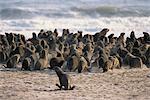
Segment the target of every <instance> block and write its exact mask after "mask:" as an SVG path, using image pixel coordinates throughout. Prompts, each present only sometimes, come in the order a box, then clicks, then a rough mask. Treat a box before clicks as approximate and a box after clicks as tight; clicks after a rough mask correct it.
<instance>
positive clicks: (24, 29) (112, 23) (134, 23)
mask: <svg viewBox="0 0 150 100" xmlns="http://www.w3.org/2000/svg"><path fill="white" fill-rule="evenodd" d="M12 23H13V24H12ZM14 24H16V25H14ZM0 27H1V29H0V32H1V33H5V32H17V33H21V34H24V35H25V36H26V37H27V38H29V37H31V33H32V32H37V33H38V32H39V31H40V29H46V30H54V29H55V28H57V29H59V32H60V34H61V33H62V32H61V30H62V29H63V28H68V29H70V30H71V31H73V32H76V31H78V30H82V31H83V32H84V34H87V33H88V34H94V33H95V32H97V31H100V30H101V29H102V28H105V27H107V28H109V29H110V32H109V34H110V33H115V36H118V35H119V34H120V33H121V32H125V33H126V36H129V33H130V32H131V31H132V30H134V31H135V32H136V34H135V35H136V36H137V37H139V36H143V34H142V32H143V31H146V32H150V28H149V27H150V17H123V18H121V17H112V18H106V17H100V18H97V19H93V18H84V17H78V18H46V17H38V18H34V19H29V20H23V19H22V20H0Z"/></svg>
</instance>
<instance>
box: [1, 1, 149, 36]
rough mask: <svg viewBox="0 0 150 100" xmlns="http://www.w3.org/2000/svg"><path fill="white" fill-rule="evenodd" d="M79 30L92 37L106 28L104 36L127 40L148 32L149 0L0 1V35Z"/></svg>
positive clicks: (26, 34)
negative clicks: (124, 37)
mask: <svg viewBox="0 0 150 100" xmlns="http://www.w3.org/2000/svg"><path fill="white" fill-rule="evenodd" d="M55 28H57V29H58V30H59V33H60V34H59V35H61V33H62V29H63V28H68V29H70V31H71V32H77V31H78V30H82V31H83V33H84V34H94V33H96V32H98V31H100V30H101V29H103V28H109V29H110V31H109V33H108V34H111V33H114V34H115V35H116V36H119V34H120V33H121V32H125V33H126V36H129V34H130V32H131V31H132V30H133V31H135V33H136V34H135V35H136V36H137V37H139V36H143V34H142V32H144V31H146V32H150V0H0V34H4V33H5V32H16V33H20V34H24V35H25V36H26V37H27V38H29V37H31V35H32V34H31V33H32V32H36V33H37V34H38V32H39V31H40V29H45V30H54V29H55Z"/></svg>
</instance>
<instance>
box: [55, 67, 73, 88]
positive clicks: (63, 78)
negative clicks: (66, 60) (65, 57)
mask: <svg viewBox="0 0 150 100" xmlns="http://www.w3.org/2000/svg"><path fill="white" fill-rule="evenodd" d="M54 70H55V72H56V74H57V76H58V78H59V82H60V85H59V84H56V86H58V87H59V88H60V90H73V89H74V88H75V86H71V77H70V76H69V75H67V74H66V73H65V72H64V71H63V70H62V69H61V68H60V67H57V66H55V67H54Z"/></svg>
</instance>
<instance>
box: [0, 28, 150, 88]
mask: <svg viewBox="0 0 150 100" xmlns="http://www.w3.org/2000/svg"><path fill="white" fill-rule="evenodd" d="M108 32H109V29H108V28H104V29H102V30H101V31H99V32H97V33H95V34H94V35H90V34H85V35H83V32H82V31H77V32H76V33H71V32H70V31H69V29H63V32H62V35H61V36H59V35H58V34H60V33H59V32H58V31H57V29H55V30H54V31H49V30H48V31H45V30H43V29H41V30H40V32H39V33H38V34H36V33H34V32H33V33H32V38H29V39H26V38H25V36H24V35H22V34H17V33H5V35H2V34H0V63H2V64H3V65H4V67H6V68H16V67H17V64H18V63H21V65H22V66H21V70H29V71H33V70H43V69H47V68H50V69H55V71H56V73H57V75H58V77H59V80H60V85H58V84H57V86H58V87H59V88H60V89H62V86H64V87H65V88H64V89H73V88H72V87H70V86H69V85H67V86H66V83H65V85H64V84H63V83H64V82H63V81H62V80H68V76H66V74H64V72H62V71H73V72H75V71H77V72H78V73H82V72H84V71H88V72H91V71H92V69H93V67H97V68H102V70H103V72H107V71H108V70H113V69H114V68H121V67H122V66H125V65H127V66H129V67H130V68H141V67H142V66H143V64H145V65H146V66H147V67H148V68H149V67H150V35H149V33H147V32H143V36H142V37H138V38H137V37H136V36H135V32H134V31H132V32H131V33H130V36H129V37H125V33H121V34H120V36H119V37H115V36H114V34H113V33H112V34H110V35H108V34H107V33H108ZM61 75H63V76H61ZM62 77H63V79H61V78H62ZM64 77H65V78H64Z"/></svg>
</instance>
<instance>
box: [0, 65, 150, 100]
mask: <svg viewBox="0 0 150 100" xmlns="http://www.w3.org/2000/svg"><path fill="white" fill-rule="evenodd" d="M69 75H70V76H71V77H72V81H73V85H75V86H76V87H75V89H74V90H67V91H65V90H62V91H60V90H58V87H57V86H55V84H56V83H58V82H59V81H58V77H57V75H56V74H55V72H53V71H49V70H45V71H34V72H30V71H17V70H11V71H4V70H3V71H2V70H1V71H0V79H1V81H0V99H1V100H27V99H28V100H149V99H150V69H148V68H146V67H144V68H142V69H138V68H136V69H116V70H113V71H109V72H107V73H100V72H92V73H87V72H85V73H81V74H78V73H76V72H71V73H69Z"/></svg>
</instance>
